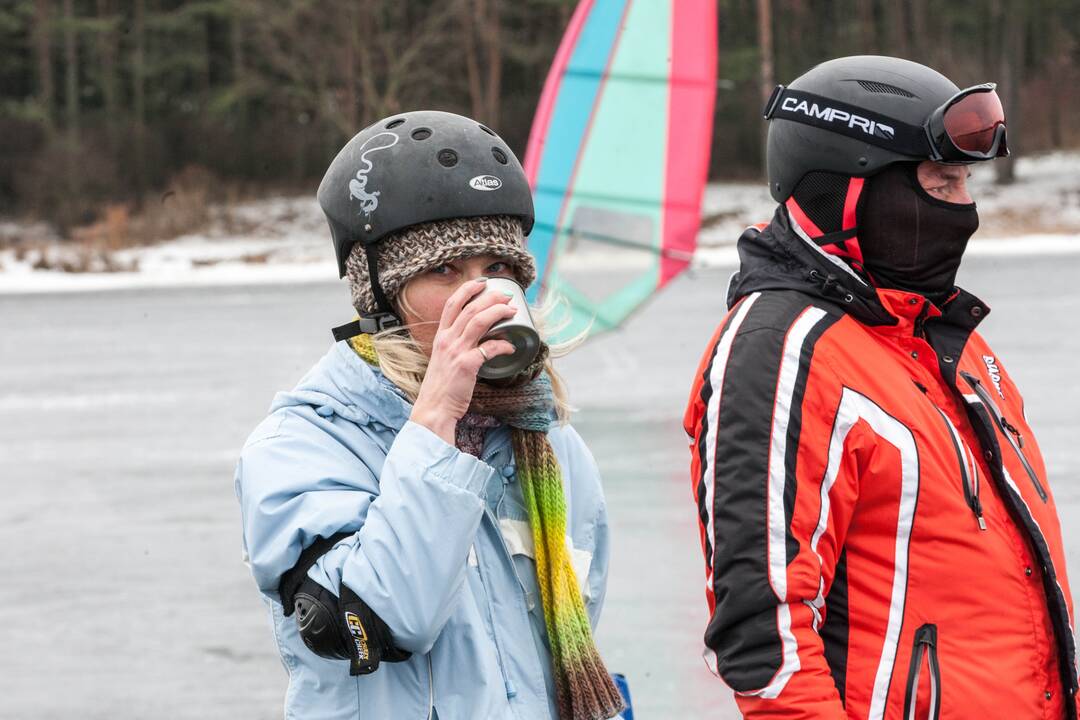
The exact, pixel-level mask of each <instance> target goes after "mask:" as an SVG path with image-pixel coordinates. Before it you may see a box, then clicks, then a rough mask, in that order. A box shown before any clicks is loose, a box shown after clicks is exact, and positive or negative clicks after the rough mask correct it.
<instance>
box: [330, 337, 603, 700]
mask: <svg viewBox="0 0 1080 720" xmlns="http://www.w3.org/2000/svg"><path fill="white" fill-rule="evenodd" d="M349 342H350V344H351V345H352V347H353V349H354V350H355V351H356V353H357V354H358V355H359V356H360V357H361V358H363V359H364V360H365V361H367V362H368V363H369V364H372V365H377V364H378V356H377V355H376V353H375V348H374V346H373V344H372V342H371V337H370V336H369V335H359V336H357V337H355V338H353V339H352V340H350V341H349ZM541 370H542V360H541V361H538V362H537V363H536V364H535V365H534V367H533V368H531V371H532V372H529V371H526V372H524V373H523V374H522V377H523V379H522V381H521V382H520V383H518V384H512V385H510V386H508V387H492V386H490V385H486V384H484V383H477V385H476V388H475V389H474V391H473V399H472V404H471V405H470V406H469V412H468V413H467V414H466V415H465V417H464V418H462V420H461V421H460V422H459V423H458V431H457V445H458V447H459V448H462V449H463V451H466V452H468V451H473V454H479V450H480V448H481V447H482V437H483V433H484V431H485V430H486V429H487V428H489V427H491V426H493V425H494V424H496V423H497V422H504V423H506V424H507V425H509V426H510V428H511V433H510V437H511V444H512V446H513V449H514V460H515V464H516V465H517V475H518V480H519V481H520V482H521V490H522V494H523V495H524V498H525V507H526V510H527V512H528V515H529V525H530V527H531V528H532V533H533V544H534V545H535V548H536V580H537V584H538V585H539V587H540V602H541V606H542V607H543V610H544V624H545V625H546V627H547V636H548V645H549V646H550V648H551V664H552V669H553V674H554V678H555V695H556V704H557V706H558V709H559V718H560V720H605V719H606V718H610V717H614V716H615V715H616V714H618V713H619V712H620V711H622V709H623V707H624V705H623V700H622V696H621V695H620V694H619V691H618V690H617V689H616V687H615V684H614V683H613V682H612V680H611V676H610V675H609V674H608V672H607V669H606V668H605V667H604V661H603V660H601V659H600V653H599V652H598V651H597V649H596V644H595V643H594V642H593V637H592V629H591V627H590V625H589V616H588V615H587V614H586V612H585V603H584V602H583V601H582V598H581V591H580V590H579V585H578V581H577V577H576V576H575V574H574V568H573V565H571V563H570V553H569V551H568V550H567V545H566V496H565V495H564V494H563V483H562V473H561V471H560V470H559V462H558V460H557V459H556V457H555V451H554V450H553V449H552V447H551V443H550V442H548V437H547V431H548V429H549V427H550V426H551V410H552V407H553V400H552V393H551V381H550V379H549V378H548V377H547V375H546V374H544V373H543V372H541Z"/></svg>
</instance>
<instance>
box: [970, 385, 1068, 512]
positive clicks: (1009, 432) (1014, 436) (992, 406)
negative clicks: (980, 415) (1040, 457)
mask: <svg viewBox="0 0 1080 720" xmlns="http://www.w3.org/2000/svg"><path fill="white" fill-rule="evenodd" d="M960 374H961V375H962V376H963V378H964V379H965V380H967V384H968V385H970V386H971V388H972V389H973V390H974V391H975V394H976V395H977V396H978V398H979V400H980V401H981V402H982V404H983V405H984V406H985V407H986V408H987V409H988V410H989V411H990V416H991V417H992V418H994V422H995V423H996V424H997V426H998V429H999V430H1000V431H1001V434H1002V435H1004V436H1005V439H1006V440H1008V441H1009V445H1011V446H1012V449H1013V451H1014V452H1015V453H1016V456H1017V457H1018V458H1020V464H1021V465H1023V466H1024V470H1026V471H1027V474H1028V478H1030V479H1031V484H1032V485H1034V486H1035V492H1037V493H1038V494H1039V498H1040V499H1041V500H1042V501H1043V502H1047V501H1049V499H1050V497H1049V496H1048V495H1047V494H1046V490H1045V489H1044V488H1043V486H1042V483H1041V482H1040V481H1039V476H1038V475H1037V474H1036V473H1035V468H1033V467H1032V466H1031V463H1030V462H1028V459H1027V455H1025V454H1024V451H1023V447H1024V436H1023V435H1021V434H1020V431H1019V430H1017V429H1016V427H1015V426H1014V425H1012V424H1011V423H1010V422H1009V421H1008V420H1006V419H1005V416H1004V415H1002V414H1001V410H999V409H998V406H997V404H996V403H994V399H993V398H991V397H990V393H988V392H987V391H986V388H985V387H983V385H982V383H981V382H979V379H978V378H977V377H975V376H974V375H971V374H970V373H967V372H964V371H963V370H961V371H960Z"/></svg>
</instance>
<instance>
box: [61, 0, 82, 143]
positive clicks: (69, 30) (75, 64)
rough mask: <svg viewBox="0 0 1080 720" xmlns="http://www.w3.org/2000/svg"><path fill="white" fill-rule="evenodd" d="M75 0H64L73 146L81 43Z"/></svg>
mask: <svg viewBox="0 0 1080 720" xmlns="http://www.w3.org/2000/svg"><path fill="white" fill-rule="evenodd" d="M74 5H75V3H74V1H73V0H64V120H65V122H66V124H67V134H68V140H69V141H70V142H71V146H72V148H74V147H76V146H77V145H78V142H79V44H78V37H77V36H76V34H75V29H76V20H75V8H74Z"/></svg>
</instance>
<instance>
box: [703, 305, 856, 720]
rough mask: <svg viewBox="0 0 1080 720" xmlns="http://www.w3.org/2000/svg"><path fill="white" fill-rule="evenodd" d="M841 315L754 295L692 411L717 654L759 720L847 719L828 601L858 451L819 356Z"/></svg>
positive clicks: (736, 312) (716, 661) (713, 350)
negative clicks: (840, 421) (839, 433)
mask: <svg viewBox="0 0 1080 720" xmlns="http://www.w3.org/2000/svg"><path fill="white" fill-rule="evenodd" d="M755 300H757V306H755V307H751V305H753V303H754V301H755ZM834 322H836V318H835V317H834V316H831V315H829V314H827V313H826V312H825V311H823V310H821V309H819V308H816V307H814V306H806V305H805V304H804V303H800V304H798V305H794V306H792V305H791V304H790V303H788V304H787V305H784V304H779V305H778V304H777V303H776V302H774V300H773V299H772V298H770V296H768V295H765V296H761V297H760V298H757V297H755V296H750V297H749V298H747V299H744V300H743V301H742V303H741V304H740V305H738V306H736V307H735V308H733V310H732V312H731V313H730V314H729V316H728V318H726V320H725V322H724V323H723V324H722V325H721V327H720V328H719V329H718V330H717V333H716V335H715V336H714V338H713V340H712V342H711V344H710V347H709V349H708V351H707V352H706V354H705V357H704V358H703V360H702V362H701V365H700V367H699V370H698V375H697V377H696V380H695V383H694V389H693V391H692V394H691V397H690V402H689V406H688V407H687V411H686V415H685V418H684V428H685V430H686V432H687V433H688V435H689V438H690V451H691V481H692V488H693V493H694V497H695V499H696V501H697V507H698V515H699V521H700V531H701V542H702V548H703V550H704V555H705V576H706V597H707V602H708V609H709V613H710V618H709V622H708V626H707V628H706V631H705V638H704V640H705V645H706V652H705V656H706V659H707V661H708V662H709V664H710V668H711V669H712V670H713V671H714V672H716V673H717V674H718V675H719V676H720V677H721V678H722V679H723V680H724V682H725V683H727V684H728V685H729V686H730V687H731V688H732V689H733V690H734V691H735V695H736V702H737V703H738V705H739V708H740V709H741V710H742V712H743V714H744V716H745V717H746V718H748V719H751V720H759V719H762V718H806V719H810V718H814V719H819V718H829V719H832V720H839V719H840V718H846V717H847V715H846V713H845V711H844V706H843V700H842V697H841V693H840V690H839V689H838V685H839V684H841V683H842V680H840V681H838V680H836V679H834V674H833V671H832V670H831V669H830V663H829V661H828V660H827V656H828V655H829V650H828V649H827V647H826V644H827V642H826V639H825V638H823V635H825V634H826V632H825V631H826V628H825V627H823V626H824V625H825V620H826V613H827V606H828V605H829V604H830V603H832V602H833V601H834V599H837V598H839V595H840V593H841V592H846V587H844V588H834V587H833V581H834V578H835V577H836V573H837V565H838V561H839V556H840V553H841V550H842V547H843V542H844V533H845V531H846V528H847V525H848V521H849V519H850V515H851V511H852V508H853V506H854V502H855V496H856V491H857V483H856V481H855V474H856V469H855V466H854V465H855V460H854V458H853V456H852V455H851V454H849V453H847V452H845V443H844V438H840V439H839V440H837V439H836V438H835V437H834V427H833V425H834V421H835V419H836V414H837V407H838V402H839V398H840V395H841V393H842V387H841V386H840V384H839V383H838V382H837V381H836V380H835V379H834V378H835V376H834V374H833V373H832V372H831V370H830V369H829V367H828V366H827V365H826V364H825V361H824V360H823V359H822V358H821V357H819V355H823V354H825V353H824V351H823V350H818V353H817V354H815V350H816V349H817V344H818V340H819V339H820V337H821V335H822V334H823V333H824V332H825V330H826V329H827V328H828V327H829V326H830V325H831V324H832V323H834ZM845 437H846V436H845ZM834 590H835V591H836V593H835V594H834V593H833V591H834ZM839 604H840V603H839V601H838V602H837V605H839ZM837 609H838V611H839V610H842V611H843V612H845V613H846V606H845V607H843V608H842V609H841V608H839V607H838V608H837ZM844 651H845V652H846V643H844Z"/></svg>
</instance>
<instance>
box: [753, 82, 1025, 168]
mask: <svg viewBox="0 0 1080 720" xmlns="http://www.w3.org/2000/svg"><path fill="white" fill-rule="evenodd" d="M995 87H996V86H995V85H994V83H984V84H982V85H975V86H973V87H969V88H967V89H966V90H961V91H960V92H958V93H956V94H955V95H953V96H952V97H951V98H949V99H948V100H947V101H946V102H944V103H943V104H942V105H941V106H940V107H938V108H937V109H936V110H934V111H933V112H932V113H930V116H929V117H928V118H927V119H926V121H925V122H924V123H923V124H922V125H921V126H920V125H913V124H911V123H907V122H904V121H902V120H898V119H896V118H891V117H889V116H887V115H882V114H881V113H876V112H873V111H870V110H867V109H865V108H860V107H857V106H855V105H850V104H848V103H844V102H840V101H838V100H833V99H831V98H827V97H824V96H821V95H816V94H814V93H808V92H803V91H802V90H794V89H792V88H787V87H784V86H783V85H777V86H776V89H775V90H773V93H772V96H771V97H770V98H769V101H768V102H767V103H766V105H765V112H764V116H765V119H766V120H771V119H773V118H780V119H783V120H791V121H793V122H797V123H801V124H803V125H811V126H813V127H818V128H821V129H823V130H828V131H829V132H834V133H839V134H841V135H846V136H848V137H851V138H855V139H857V140H861V141H863V142H866V143H869V144H871V145H877V146H879V147H883V148H885V149H887V150H891V151H893V152H896V153H900V154H902V155H910V156H912V157H924V158H928V159H930V160H936V161H938V162H946V163H969V162H976V161H979V160H990V159H992V158H995V157H1004V156H1006V155H1008V154H1009V148H1008V144H1007V143H1006V140H1005V111H1004V109H1003V108H1002V105H1001V99H1000V98H999V97H998V95H997V92H996V90H995Z"/></svg>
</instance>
